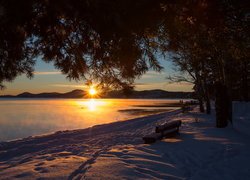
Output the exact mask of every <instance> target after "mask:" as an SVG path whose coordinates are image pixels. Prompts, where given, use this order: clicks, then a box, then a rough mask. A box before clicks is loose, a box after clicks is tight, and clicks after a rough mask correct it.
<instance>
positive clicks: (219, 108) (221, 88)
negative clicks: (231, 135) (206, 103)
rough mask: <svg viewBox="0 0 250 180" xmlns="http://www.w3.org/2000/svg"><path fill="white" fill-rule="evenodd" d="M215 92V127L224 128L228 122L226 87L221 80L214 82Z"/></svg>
mask: <svg viewBox="0 0 250 180" xmlns="http://www.w3.org/2000/svg"><path fill="white" fill-rule="evenodd" d="M215 88H216V92H215V97H216V100H215V111H216V127H218V128H224V127H226V126H227V124H228V102H229V101H228V95H227V88H226V86H225V85H223V84H222V83H221V82H217V83H216V87H215Z"/></svg>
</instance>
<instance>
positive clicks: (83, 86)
mask: <svg viewBox="0 0 250 180" xmlns="http://www.w3.org/2000/svg"><path fill="white" fill-rule="evenodd" d="M50 86H54V87H64V88H81V89H84V88H87V86H86V85H79V84H51V85H50Z"/></svg>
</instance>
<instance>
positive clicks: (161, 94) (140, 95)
mask: <svg viewBox="0 0 250 180" xmlns="http://www.w3.org/2000/svg"><path fill="white" fill-rule="evenodd" d="M101 97H102V99H193V97H194V95H193V92H170V91H164V90H161V89H154V90H144V91H132V92H131V93H130V94H128V95H124V93H123V91H110V92H107V93H106V94H105V95H102V96H101ZM0 98H56V99H69V98H76V99H79V98H81V99H88V98H89V96H88V93H87V92H86V91H84V90H79V89H76V90H73V91H70V92H66V93H58V92H45V93H39V94H33V93H30V92H24V93H21V94H18V95H1V96H0Z"/></svg>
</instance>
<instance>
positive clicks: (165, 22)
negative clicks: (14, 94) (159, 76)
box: [0, 0, 250, 127]
mask: <svg viewBox="0 0 250 180" xmlns="http://www.w3.org/2000/svg"><path fill="white" fill-rule="evenodd" d="M249 9H250V6H249V1H247V0H221V1H217V0H186V1H182V0H175V1H170V0H169V1H165V0H136V1H134V0H91V1H90V0H60V1H52V0H47V1H44V0H23V1H20V0H8V1H6V0H0V86H1V87H2V88H3V87H4V85H3V83H4V82H9V81H12V80H14V79H15V78H16V77H17V76H19V75H21V74H26V75H27V77H29V78H31V77H32V76H33V72H34V64H35V62H36V60H37V58H38V57H40V58H41V59H42V60H44V61H45V62H52V63H54V65H55V67H56V68H57V69H59V70H60V71H62V73H64V74H66V75H67V78H69V79H70V80H71V79H74V80H87V81H88V84H91V82H93V81H95V82H96V83H98V84H99V85H100V86H102V88H105V89H110V88H113V89H114V88H115V89H119V88H121V87H122V88H123V89H124V92H125V93H129V92H130V91H131V90H132V87H133V82H134V80H135V79H136V78H140V77H141V76H142V75H143V74H144V73H145V72H147V71H148V70H150V69H153V70H155V71H161V70H162V68H163V67H162V66H161V64H160V63H159V61H158V57H159V56H160V55H162V56H169V55H171V59H172V60H173V62H174V63H175V65H176V67H177V68H178V70H179V71H181V72H183V73H184V74H185V76H183V77H180V76H179V77H177V78H176V80H178V81H183V80H185V81H189V82H192V83H194V85H195V86H194V90H195V92H196V98H197V99H198V100H199V104H200V110H201V111H206V112H207V113H210V111H211V107H210V106H211V103H210V100H211V99H215V100H216V112H217V126H218V127H225V126H226V125H227V122H228V120H229V121H231V120H232V115H231V114H232V100H249V52H250V50H249V48H250V45H249V42H250V40H249V37H250V35H249V32H250V30H249V27H250V25H249ZM187 75H188V76H187ZM204 105H205V107H204Z"/></svg>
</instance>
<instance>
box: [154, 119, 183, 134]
mask: <svg viewBox="0 0 250 180" xmlns="http://www.w3.org/2000/svg"><path fill="white" fill-rule="evenodd" d="M180 125H181V121H180V120H177V121H171V122H167V123H165V124H162V125H158V126H156V127H155V132H156V133H160V132H163V131H166V130H169V129H173V128H179V127H180Z"/></svg>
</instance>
